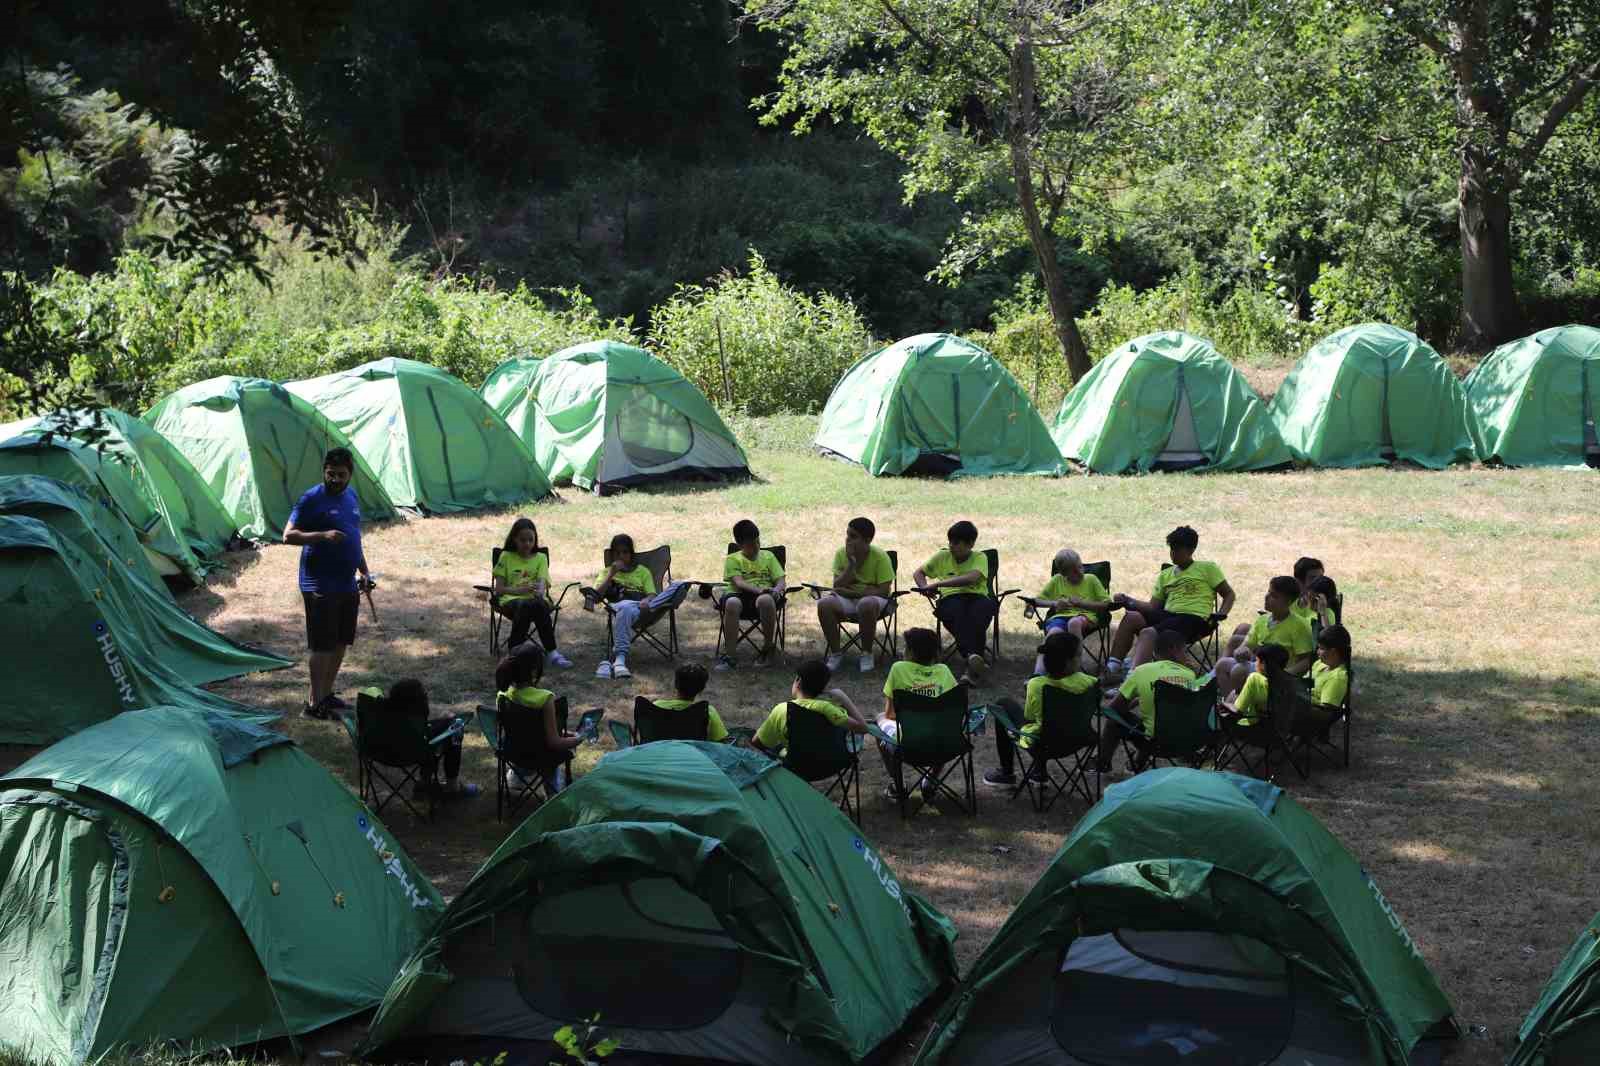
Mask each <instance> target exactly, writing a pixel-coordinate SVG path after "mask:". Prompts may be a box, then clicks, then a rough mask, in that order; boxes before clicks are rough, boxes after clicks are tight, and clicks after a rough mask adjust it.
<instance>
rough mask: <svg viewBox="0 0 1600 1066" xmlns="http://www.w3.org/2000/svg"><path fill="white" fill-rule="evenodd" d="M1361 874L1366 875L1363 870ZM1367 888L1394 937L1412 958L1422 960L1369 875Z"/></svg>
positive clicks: (1420, 953)
mask: <svg viewBox="0 0 1600 1066" xmlns="http://www.w3.org/2000/svg"><path fill="white" fill-rule="evenodd" d="M1361 872H1362V873H1363V874H1366V871H1365V870H1363V871H1361ZM1367 887H1368V888H1370V889H1372V898H1373V899H1375V900H1377V901H1378V906H1379V907H1381V908H1383V914H1384V917H1386V918H1388V919H1389V924H1390V925H1391V926H1393V927H1394V933H1395V935H1396V936H1398V937H1399V938H1400V942H1401V943H1402V944H1404V945H1405V946H1406V950H1407V951H1409V952H1410V953H1411V956H1412V958H1416V959H1420V958H1422V952H1420V951H1418V950H1417V945H1416V944H1414V943H1413V942H1412V940H1411V934H1410V933H1408V932H1406V927H1405V925H1404V924H1403V923H1402V922H1401V921H1400V916H1399V915H1398V914H1396V913H1395V912H1394V908H1393V907H1391V906H1389V901H1388V900H1387V899H1385V898H1384V897H1383V892H1382V891H1380V890H1379V888H1378V882H1376V881H1374V880H1373V879H1372V877H1371V875H1370V874H1368V875H1367Z"/></svg>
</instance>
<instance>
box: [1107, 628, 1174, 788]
mask: <svg viewBox="0 0 1600 1066" xmlns="http://www.w3.org/2000/svg"><path fill="white" fill-rule="evenodd" d="M1155 646H1156V647H1155V654H1156V657H1155V658H1154V659H1152V660H1151V661H1150V662H1147V663H1144V664H1142V665H1140V666H1136V667H1134V668H1133V670H1132V671H1131V672H1130V673H1129V674H1128V677H1127V679H1126V680H1125V681H1123V683H1122V687H1121V688H1120V689H1118V690H1117V694H1116V695H1115V696H1113V697H1111V702H1110V703H1109V704H1107V705H1106V710H1107V712H1108V714H1107V718H1106V721H1105V722H1104V724H1102V725H1101V727H1100V758H1099V761H1098V763H1097V765H1096V769H1097V770H1099V772H1101V773H1106V772H1107V771H1109V770H1110V769H1111V758H1112V756H1113V755H1115V754H1116V752H1117V745H1118V744H1120V743H1122V741H1123V739H1124V738H1126V737H1130V736H1133V735H1134V734H1133V731H1132V730H1130V729H1129V728H1128V727H1127V726H1125V725H1123V724H1122V723H1123V721H1124V717H1125V716H1126V714H1127V712H1128V711H1129V710H1130V709H1133V710H1137V711H1138V712H1139V725H1140V731H1141V732H1142V733H1143V735H1144V736H1146V737H1150V738H1152V739H1153V738H1154V737H1155V735H1156V697H1155V683H1156V682H1157V681H1175V682H1178V683H1180V684H1184V685H1188V684H1193V683H1194V679H1195V676H1194V671H1193V670H1191V669H1189V667H1188V666H1186V665H1185V664H1184V659H1186V658H1188V655H1189V640H1188V638H1187V637H1185V636H1184V634H1183V631H1182V630H1181V629H1159V630H1156V635H1155Z"/></svg>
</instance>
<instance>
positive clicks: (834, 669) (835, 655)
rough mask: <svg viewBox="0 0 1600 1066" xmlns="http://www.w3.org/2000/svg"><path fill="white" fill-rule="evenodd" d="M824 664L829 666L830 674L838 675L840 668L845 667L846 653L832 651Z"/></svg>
mask: <svg viewBox="0 0 1600 1066" xmlns="http://www.w3.org/2000/svg"><path fill="white" fill-rule="evenodd" d="M824 662H826V663H827V664H828V673H830V674H836V673H838V672H839V667H841V666H843V665H844V653H843V652H839V651H830V652H829V653H828V657H827V659H825V660H824Z"/></svg>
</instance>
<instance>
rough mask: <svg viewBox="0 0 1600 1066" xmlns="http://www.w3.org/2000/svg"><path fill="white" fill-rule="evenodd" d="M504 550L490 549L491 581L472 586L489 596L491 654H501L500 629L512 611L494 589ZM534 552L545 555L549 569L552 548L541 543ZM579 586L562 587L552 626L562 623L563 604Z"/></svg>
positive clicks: (571, 584) (555, 605)
mask: <svg viewBox="0 0 1600 1066" xmlns="http://www.w3.org/2000/svg"><path fill="white" fill-rule="evenodd" d="M504 551H505V549H504V548H491V549H489V583H488V584H487V585H474V586H472V588H473V591H475V592H481V593H483V594H484V596H486V597H487V598H488V603H489V654H490V655H491V656H495V655H499V654H500V630H501V629H502V628H503V627H504V626H505V623H506V621H507V620H508V619H509V618H510V612H509V611H507V610H505V609H504V605H503V604H502V603H501V600H500V597H499V596H498V595H496V594H495V591H494V568H495V567H496V566H498V565H500V555H501V553H503V552H504ZM534 553H535V554H536V555H542V556H544V558H545V563H546V568H547V569H548V564H549V561H550V549H549V548H547V547H545V546H544V545H542V544H541V545H539V547H537V548H535V549H534ZM577 587H578V582H576V581H573V582H569V583H568V584H567V585H565V586H563V587H562V589H561V595H560V596H557V597H556V599H555V601H554V602H553V603H552V604H551V607H550V624H551V625H552V626H553V625H556V624H558V623H560V621H561V604H562V602H563V601H564V600H566V598H567V593H569V592H571V591H572V590H573V589H575V588H577ZM546 650H548V649H546Z"/></svg>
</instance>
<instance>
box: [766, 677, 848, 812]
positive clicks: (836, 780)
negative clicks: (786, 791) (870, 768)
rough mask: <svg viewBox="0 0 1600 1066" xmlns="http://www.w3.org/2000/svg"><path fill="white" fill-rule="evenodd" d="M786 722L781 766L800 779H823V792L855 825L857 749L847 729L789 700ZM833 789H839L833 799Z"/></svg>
mask: <svg viewBox="0 0 1600 1066" xmlns="http://www.w3.org/2000/svg"><path fill="white" fill-rule="evenodd" d="M787 723H788V734H789V735H788V740H787V742H786V746H785V748H784V753H783V765H784V767H785V768H787V769H788V770H789V772H790V773H793V774H795V775H796V776H797V777H800V778H801V779H803V780H806V781H810V782H812V783H817V782H826V783H827V787H826V788H824V789H823V795H825V796H827V797H828V798H829V799H831V800H834V801H835V802H836V803H838V804H839V809H840V810H842V811H843V812H844V813H845V815H846V816H847V817H849V818H850V819H851V820H852V821H854V822H855V823H856V825H858V826H859V825H860V824H861V750H860V748H858V747H857V746H856V745H854V744H852V743H851V742H850V731H849V730H848V729H846V728H844V726H838V725H834V724H833V723H832V722H830V721H828V720H827V719H826V718H824V717H823V716H822V715H820V714H818V713H817V712H815V711H812V710H809V709H807V708H805V707H802V706H800V705H799V704H797V703H790V704H789V706H788V717H787ZM835 792H838V793H839V795H838V797H837V799H835V797H834V793H835ZM852 792H853V797H852Z"/></svg>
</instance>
